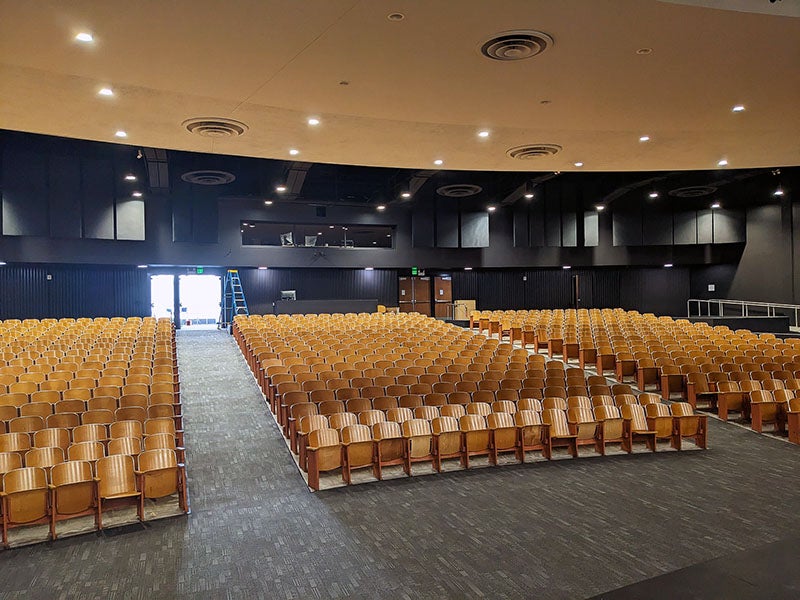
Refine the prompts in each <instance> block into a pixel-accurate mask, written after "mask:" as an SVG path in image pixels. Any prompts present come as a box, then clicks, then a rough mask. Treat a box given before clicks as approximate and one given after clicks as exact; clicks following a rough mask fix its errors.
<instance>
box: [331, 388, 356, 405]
mask: <svg viewBox="0 0 800 600" xmlns="http://www.w3.org/2000/svg"><path fill="white" fill-rule="evenodd" d="M335 394H336V399H337V400H341V401H342V402H347V401H348V400H351V399H353V398H358V397H359V392H358V390H357V389H355V388H350V387H346V388H339V389H338V390H336V392H335Z"/></svg>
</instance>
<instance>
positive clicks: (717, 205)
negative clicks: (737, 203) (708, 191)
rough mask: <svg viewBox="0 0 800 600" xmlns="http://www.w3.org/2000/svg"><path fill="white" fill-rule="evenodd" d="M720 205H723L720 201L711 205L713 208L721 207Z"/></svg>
mask: <svg viewBox="0 0 800 600" xmlns="http://www.w3.org/2000/svg"><path fill="white" fill-rule="evenodd" d="M720 206H722V205H721V204H720V203H719V202H714V204H712V205H711V208H719V207H720Z"/></svg>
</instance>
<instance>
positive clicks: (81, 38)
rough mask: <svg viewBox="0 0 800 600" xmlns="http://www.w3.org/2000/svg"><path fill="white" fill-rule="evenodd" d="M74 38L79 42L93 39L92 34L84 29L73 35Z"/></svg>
mask: <svg viewBox="0 0 800 600" xmlns="http://www.w3.org/2000/svg"><path fill="white" fill-rule="evenodd" d="M75 39H76V40H77V41H79V42H84V43H87V44H88V43H89V42H93V41H94V36H93V35H92V34H91V33H88V32H86V31H81V32H80V33H79V34H78V35H76V36H75Z"/></svg>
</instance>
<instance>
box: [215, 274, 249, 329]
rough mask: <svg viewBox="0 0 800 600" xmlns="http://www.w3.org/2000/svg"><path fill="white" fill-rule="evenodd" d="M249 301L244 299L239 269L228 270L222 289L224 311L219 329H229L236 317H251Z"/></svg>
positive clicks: (220, 318)
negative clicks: (248, 306)
mask: <svg viewBox="0 0 800 600" xmlns="http://www.w3.org/2000/svg"><path fill="white" fill-rule="evenodd" d="M249 314H250V311H249V310H248V308H247V300H246V299H245V297H244V288H243V287H242V280H241V279H239V271H238V270H237V269H228V273H227V274H226V275H225V285H224V287H223V289H222V311H221V312H220V316H219V328H220V329H227V328H228V327H230V326H231V325H232V324H233V318H234V317H235V316H236V315H249Z"/></svg>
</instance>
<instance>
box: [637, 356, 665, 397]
mask: <svg viewBox="0 0 800 600" xmlns="http://www.w3.org/2000/svg"><path fill="white" fill-rule="evenodd" d="M635 372H636V387H638V388H639V389H640V390H642V391H645V390H646V389H647V386H648V385H655V386H656V389H657V388H658V387H659V385H660V383H661V377H660V369H659V368H658V367H657V366H656V363H655V361H654V360H653V359H652V358H645V357H642V358H638V359H637V360H636V368H635Z"/></svg>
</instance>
